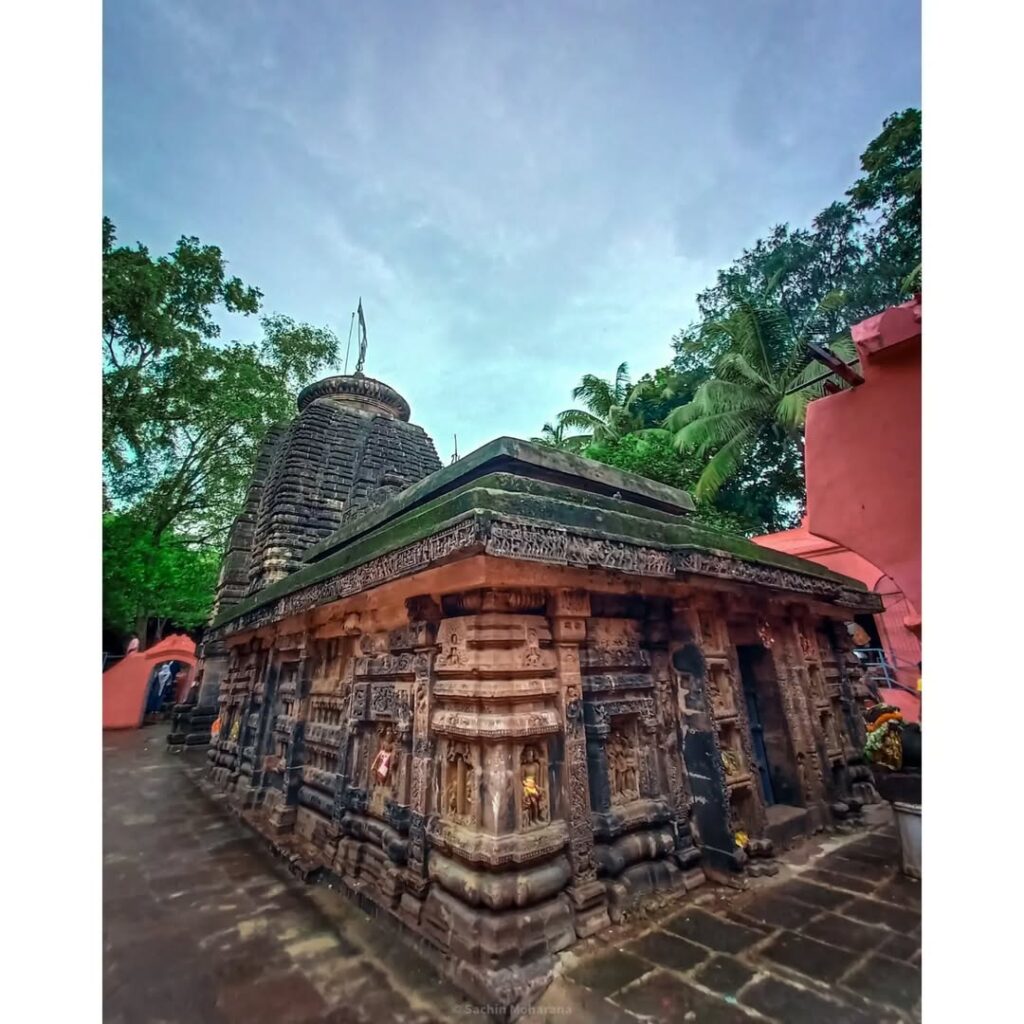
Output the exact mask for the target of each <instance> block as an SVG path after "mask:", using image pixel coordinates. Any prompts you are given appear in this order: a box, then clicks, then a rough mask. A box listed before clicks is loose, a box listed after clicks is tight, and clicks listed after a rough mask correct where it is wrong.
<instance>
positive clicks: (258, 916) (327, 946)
mask: <svg viewBox="0 0 1024 1024" xmlns="http://www.w3.org/2000/svg"><path fill="white" fill-rule="evenodd" d="M164 736H165V730H164V729H163V728H161V727H152V728H147V729H143V730H141V731H138V732H124V733H105V734H104V737H103V746H104V773H103V791H104V806H103V845H104V857H103V951H104V957H103V975H104V976H103V981H104V986H103V988H104V1020H106V1021H109V1022H111V1024H151V1022H152V1024H158V1022H166V1024H170V1022H173V1024H208V1022H209V1024H236V1022H238V1024H242V1022H244V1024H307V1022H308V1024H313V1022H314V1021H316V1022H325V1024H326V1022H330V1024H357V1022H364V1021H365V1022H373V1024H385V1022H391V1021H394V1022H396V1024H400V1022H408V1024H427V1022H433V1021H443V1020H447V1019H451V1018H453V1017H454V1016H455V1015H456V1014H457V1013H458V1009H459V1007H460V1006H461V1005H462V1004H464V1003H465V999H464V998H463V997H462V996H460V995H459V993H458V992H456V991H455V989H454V988H452V987H451V986H450V985H448V984H446V983H444V982H442V981H440V980H439V979H438V977H437V976H436V974H435V973H434V971H433V970H432V969H431V968H430V966H429V965H428V964H427V963H426V962H425V961H424V960H423V959H422V958H421V957H419V956H418V955H417V954H416V953H414V952H413V951H412V950H410V949H409V948H408V947H406V946H404V945H402V944H400V943H398V942H396V940H395V937H394V934H393V933H392V932H390V931H389V930H388V929H387V928H386V927H384V925H383V924H382V923H379V922H376V921H374V920H373V919H372V918H370V917H368V916H367V915H366V914H364V913H363V912H362V911H360V910H358V909H357V908H355V907H354V906H353V904H352V903H351V902H350V901H349V900H347V899H345V898H344V897H342V896H341V895H340V894H339V893H337V892H334V891H332V890H330V889H327V888H325V887H322V886H306V885H303V884H302V883H301V882H299V881H297V880H295V879H294V878H292V877H291V876H290V875H288V874H287V873H285V872H284V871H282V870H281V868H280V867H279V865H278V863H277V862H276V861H274V860H273V859H272V858H271V857H270V855H269V854H268V853H266V852H265V851H264V848H263V847H262V846H261V845H260V843H259V841H258V840H257V839H256V838H255V837H254V836H252V834H251V833H250V832H249V831H248V830H247V829H246V828H245V827H244V826H242V825H241V824H240V823H239V822H237V820H235V819H233V818H231V817H229V816H227V815H226V814H225V813H223V812H222V811H221V810H219V809H218V808H217V807H216V806H215V805H214V804H212V803H210V802H209V801H208V800H207V799H206V798H205V797H204V796H203V795H202V794H201V793H200V791H199V790H198V789H197V788H196V786H195V785H194V783H193V782H192V781H191V780H190V779H189V778H188V777H187V774H186V772H187V769H188V767H189V766H195V765H198V764H202V763H204V762H205V752H195V751H192V752H190V753H189V754H188V755H180V756H172V755H169V754H168V753H167V752H166V748H165V744H164Z"/></svg>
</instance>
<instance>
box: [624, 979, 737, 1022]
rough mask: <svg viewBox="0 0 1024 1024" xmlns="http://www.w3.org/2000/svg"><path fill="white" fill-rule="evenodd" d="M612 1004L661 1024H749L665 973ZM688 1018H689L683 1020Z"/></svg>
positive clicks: (734, 1010) (723, 1004)
mask: <svg viewBox="0 0 1024 1024" xmlns="http://www.w3.org/2000/svg"><path fill="white" fill-rule="evenodd" d="M615 1002H617V1003H618V1004H619V1005H620V1006H623V1007H625V1008H626V1009H627V1010H629V1011H631V1012H632V1013H636V1014H639V1015H641V1016H645V1017H654V1018H655V1019H657V1020H661V1021H673V1022H674V1021H684V1020H691V1021H699V1022H700V1024H751V1019H750V1017H749V1016H747V1014H745V1013H744V1012H743V1011H742V1010H740V1009H739V1008H738V1007H735V1006H731V1005H730V1004H729V1003H726V1002H724V1001H723V1000H721V999H716V998H715V997H714V996H709V995H707V994H705V993H704V992H701V991H700V989H697V988H694V987H693V986H692V985H688V984H687V983H686V982H685V981H683V980H682V979H681V978H677V977H676V976H675V975H672V974H669V973H668V972H667V971H656V972H655V973H654V974H652V975H651V976H650V977H648V978H644V979H643V981H640V982H638V983H637V984H636V985H633V986H631V987H630V988H628V989H626V991H625V992H620V993H619V994H618V995H617V996H616V997H615ZM688 1014H692V1016H689V1017H688V1016H687V1015H688Z"/></svg>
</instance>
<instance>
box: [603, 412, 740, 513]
mask: <svg viewBox="0 0 1024 1024" xmlns="http://www.w3.org/2000/svg"><path fill="white" fill-rule="evenodd" d="M583 455H584V456H585V457H586V458H588V459H594V460H595V461H596V462H603V463H604V464H605V465H608V466H614V467H615V468H616V469H622V470H625V471H626V472H628V473H636V474H637V475H638V476H644V477H647V478H648V479H649V480H657V481H659V482H660V483H663V484H668V485H669V486H670V487H678V488H679V489H680V490H683V491H687V492H691V491H692V490H693V487H694V484H695V482H696V480H697V477H698V476H699V474H700V463H699V461H698V460H697V459H695V458H689V459H687V458H685V457H680V455H679V453H678V452H677V451H676V449H675V447H674V446H673V444H672V439H671V437H670V435H669V434H668V433H667V432H665V431H658V430H649V431H645V432H643V433H638V434H626V435H625V436H624V437H621V438H618V439H616V440H609V441H604V442H601V443H598V444H592V445H589V446H588V447H587V448H586V449H584V451H583ZM695 516H696V518H697V519H699V520H700V521H701V522H702V523H704V525H706V526H711V527H713V528H715V529H718V530H725V531H727V532H730V533H743V532H746V531H748V530H749V529H751V527H752V526H753V525H754V524H752V523H751V522H750V521H749V520H746V519H744V517H743V516H742V515H740V514H738V513H735V512H731V511H728V510H726V509H723V508H720V507H719V506H718V505H716V504H715V503H714V502H710V501H705V502H698V503H697V510H696V513H695Z"/></svg>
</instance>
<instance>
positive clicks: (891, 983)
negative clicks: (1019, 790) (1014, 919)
mask: <svg viewBox="0 0 1024 1024" xmlns="http://www.w3.org/2000/svg"><path fill="white" fill-rule="evenodd" d="M898 856H899V850H898V844H897V840H896V836H895V832H894V830H893V827H892V825H891V824H886V825H884V826H881V827H877V828H875V829H873V830H871V831H869V832H864V831H861V832H859V833H857V834H855V835H853V836H849V837H838V838H829V839H827V840H825V841H823V842H809V843H805V844H803V846H802V847H801V848H800V849H799V850H794V851H792V852H790V853H789V854H787V855H785V857H783V858H782V860H783V870H782V871H781V872H780V874H779V875H778V876H776V877H774V878H765V879H758V880H752V881H751V883H750V888H749V889H748V890H747V891H743V892H736V891H734V890H728V889H726V888H724V887H718V886H716V887H713V888H709V889H708V891H707V892H706V893H704V894H702V895H700V896H699V897H698V898H697V900H695V901H693V902H691V903H689V904H687V905H686V907H685V908H684V909H679V908H678V907H675V908H666V909H663V910H661V911H658V912H655V913H654V914H652V915H651V917H650V918H649V920H648V921H647V922H646V923H643V924H641V923H640V922H637V921H634V922H629V923H627V924H625V925H620V926H617V927H616V928H615V929H614V930H612V931H610V932H605V933H603V934H602V935H601V936H599V937H598V936H595V938H594V939H591V940H588V941H587V942H586V943H585V944H582V945H581V946H577V947H575V949H574V950H573V951H572V952H570V953H568V954H563V956H562V958H561V959H562V961H563V964H564V968H565V977H566V979H567V980H568V981H569V982H570V983H572V984H574V985H579V986H583V987H584V988H585V989H586V990H587V991H588V993H589V994H590V995H591V1002H590V1003H588V1004H587V1005H588V1006H595V1007H596V1006H597V1002H596V999H595V998H594V997H597V998H599V999H600V1003H601V1005H602V1006H603V1007H604V1008H605V1011H606V1012H605V1015H604V1016H602V1017H601V1018H600V1019H602V1020H609V1021H619V1020H621V1021H627V1020H630V1019H632V1020H635V1019H636V1018H635V1017H634V1016H633V1015H638V1016H641V1017H649V1018H653V1019H655V1020H659V1021H666V1022H667V1021H684V1020H691V1021H696V1022H698V1024H734V1022H735V1024H740V1022H747V1024H749V1022H750V1021H752V1020H756V1019H761V1020H764V1019H765V1018H769V1019H771V1020H774V1021H779V1022H783V1024H802V1022H805V1021H806V1022H808V1024H823V1022H827V1024H847V1022H849V1024H880V1022H885V1021H915V1020H920V999H921V887H920V884H919V883H917V882H914V881H912V880H911V879H908V878H906V877H905V876H903V875H902V874H900V872H899V871H898V869H897V863H898ZM560 983H561V980H560V981H559V982H556V985H555V986H552V988H550V989H549V990H548V992H547V993H545V996H544V999H543V1000H542V1005H545V1004H547V1003H550V1005H557V1004H558V1003H559V1002H560V1001H563V1000H564V996H563V994H562V993H561V992H560V991H559V990H558V987H557V986H558V985H560ZM595 1012H596V1010H595Z"/></svg>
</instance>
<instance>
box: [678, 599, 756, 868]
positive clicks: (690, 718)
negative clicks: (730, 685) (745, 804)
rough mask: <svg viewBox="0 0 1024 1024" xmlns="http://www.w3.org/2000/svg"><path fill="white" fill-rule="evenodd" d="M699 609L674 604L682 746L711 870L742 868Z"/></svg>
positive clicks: (705, 863)
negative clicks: (711, 699) (710, 699)
mask: <svg viewBox="0 0 1024 1024" xmlns="http://www.w3.org/2000/svg"><path fill="white" fill-rule="evenodd" d="M702 642H703V637H702V633H701V628H700V622H699V619H698V617H697V613H696V611H695V610H694V609H693V608H692V607H691V606H690V604H689V603H688V602H686V601H674V602H673V604H672V618H671V627H670V632H669V639H668V650H667V653H668V661H669V664H670V665H671V668H672V676H673V682H674V684H675V691H676V701H677V706H678V708H679V724H678V729H679V744H680V748H681V749H682V753H683V761H684V763H685V765H686V773H687V776H688V782H689V786H690V789H691V791H692V794H693V806H694V815H693V819H692V822H691V823H692V824H695V825H696V832H697V837H696V838H697V840H698V843H699V845H700V850H701V854H702V862H703V866H704V869H705V870H708V871H711V872H717V873H725V874H730V873H732V872H736V871H741V870H742V869H743V865H744V863H745V862H746V855H745V854H744V853H743V851H742V850H739V849H737V847H736V843H735V840H734V838H733V832H732V828H731V827H730V822H729V791H728V787H727V786H726V779H725V772H724V770H723V768H722V759H721V754H720V752H719V749H718V738H717V733H716V731H715V723H714V719H713V717H712V715H711V712H710V709H709V707H708V701H707V696H706V686H707V672H708V669H707V663H706V661H705V657H704V651H703V649H702Z"/></svg>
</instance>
